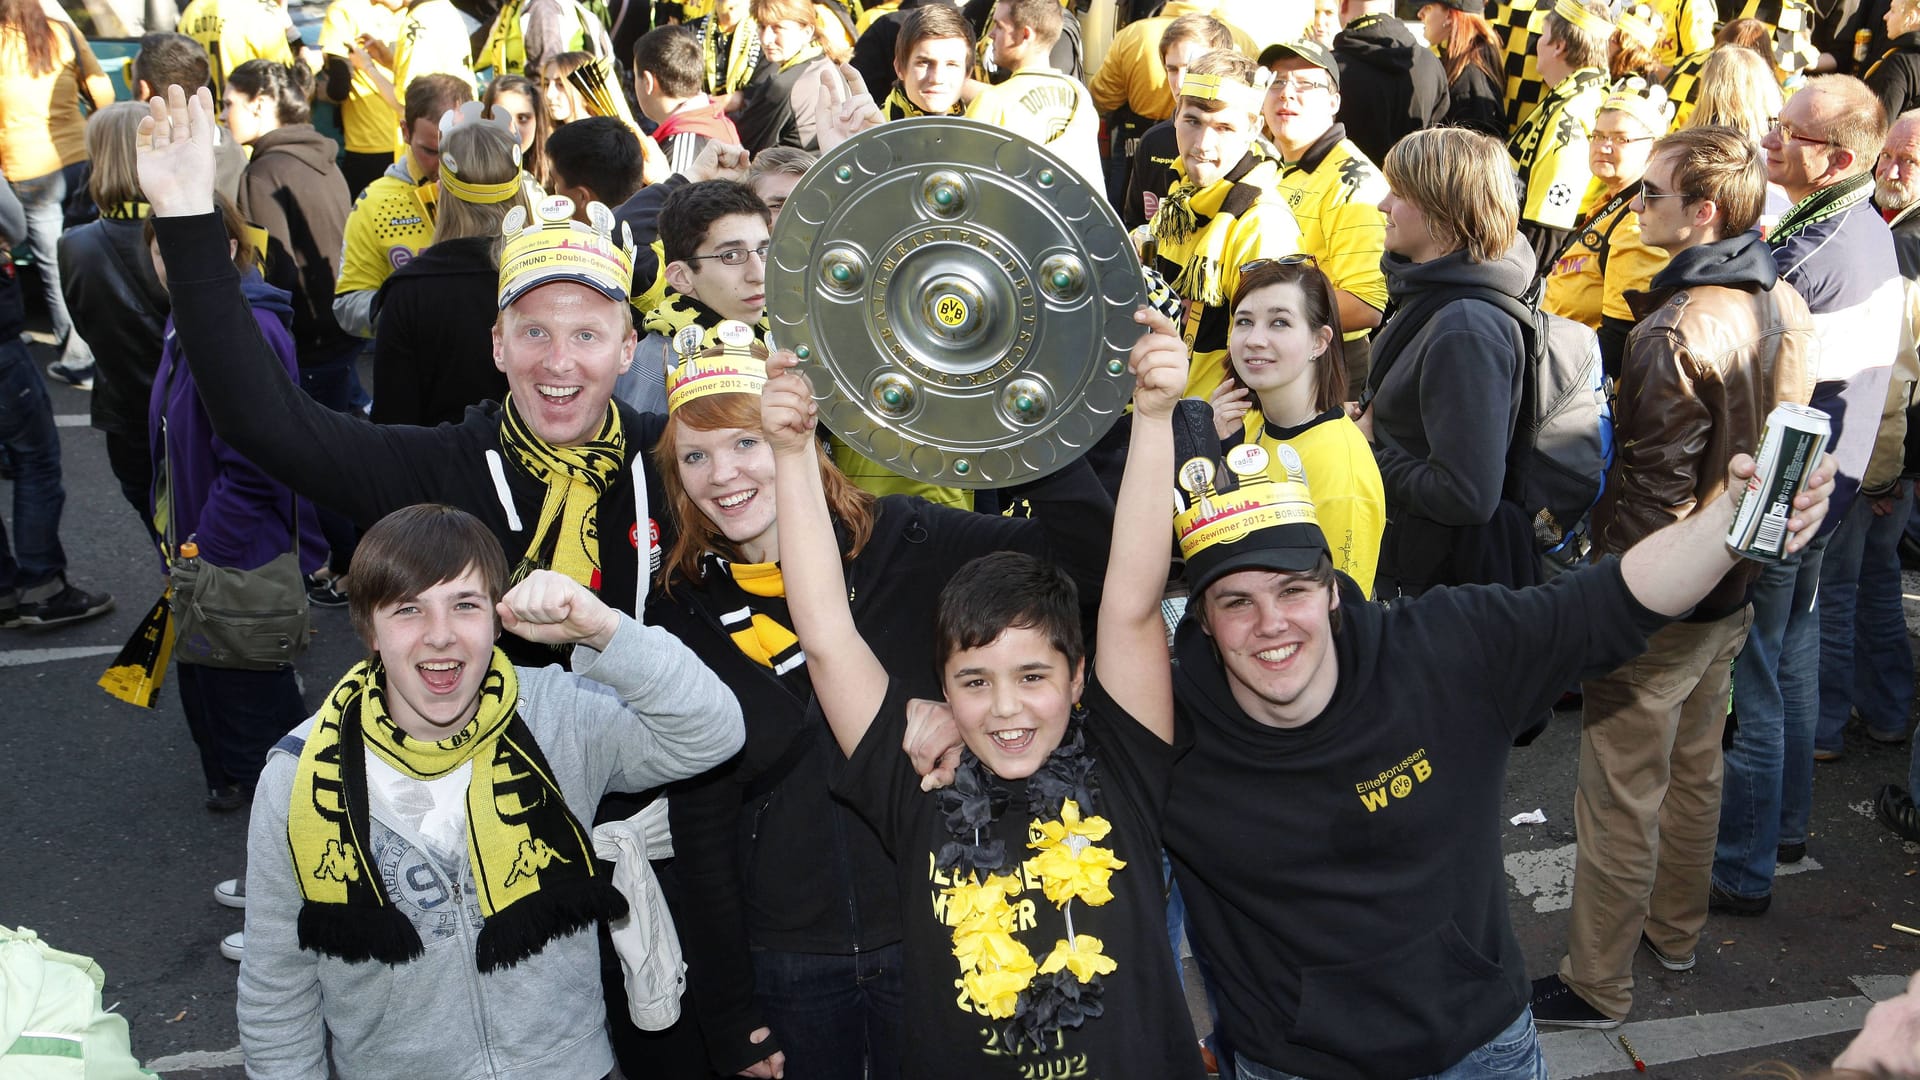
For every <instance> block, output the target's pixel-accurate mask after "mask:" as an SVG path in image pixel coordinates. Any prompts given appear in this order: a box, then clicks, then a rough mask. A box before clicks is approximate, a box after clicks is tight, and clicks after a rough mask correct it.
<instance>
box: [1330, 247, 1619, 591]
mask: <svg viewBox="0 0 1920 1080" xmlns="http://www.w3.org/2000/svg"><path fill="white" fill-rule="evenodd" d="M1544 287H1545V286H1544V282H1543V280H1542V279H1539V278H1535V279H1534V282H1533V285H1532V287H1531V288H1529V289H1528V291H1527V294H1526V295H1525V296H1524V297H1521V298H1519V299H1515V298H1514V297H1511V296H1508V295H1506V294H1505V293H1501V292H1497V291H1495V290H1493V289H1489V288H1475V287H1472V286H1461V287H1458V288H1453V289H1444V290H1440V291H1438V292H1437V293H1435V294H1430V295H1428V296H1423V297H1422V298H1421V300H1420V302H1419V303H1418V304H1416V305H1415V306H1414V307H1413V308H1410V309H1408V310H1407V311H1406V312H1402V313H1396V314H1397V317H1402V318H1406V317H1411V316H1415V315H1419V316H1422V318H1421V319H1420V321H1421V322H1424V321H1425V317H1430V316H1431V315H1432V314H1433V313H1434V312H1437V311H1438V310H1439V309H1440V308H1442V307H1444V306H1445V305H1447V304H1450V303H1453V302H1454V301H1455V300H1468V299H1472V300H1480V301H1484V302H1485V303H1488V304H1492V305H1493V306H1494V307H1496V308H1499V309H1500V310H1501V311H1504V312H1506V313H1507V314H1508V315H1511V316H1512V317H1513V319H1514V321H1516V322H1518V323H1519V324H1520V337H1521V342H1522V344H1523V346H1524V347H1525V349H1526V356H1525V357H1524V362H1523V363H1522V365H1521V380H1520V412H1519V419H1518V420H1517V421H1516V423H1515V424H1514V430H1513V441H1512V442H1511V443H1509V444H1508V446H1507V469H1506V472H1507V475H1506V480H1505V481H1504V482H1503V484H1502V486H1501V492H1500V496H1501V498H1503V499H1505V500H1507V501H1509V502H1512V503H1515V504H1516V505H1518V506H1519V507H1521V509H1523V510H1525V511H1526V514H1527V517H1528V519H1529V520H1530V521H1531V522H1532V523H1533V539H1534V546H1535V550H1537V551H1538V552H1539V554H1540V555H1541V557H1542V559H1543V560H1545V561H1546V562H1548V563H1550V564H1557V565H1558V566H1559V567H1561V568H1566V567H1570V566H1573V565H1575V564H1576V563H1578V562H1580V561H1581V560H1582V559H1584V558H1585V557H1586V554H1587V551H1588V550H1589V549H1590V547H1591V544H1590V542H1589V540H1588V536H1587V515H1588V513H1589V512H1590V511H1592V509H1593V507H1594V504H1596V503H1598V502H1599V501H1600V493H1601V492H1602V491H1604V490H1605V489H1606V482H1607V470H1608V469H1610V468H1611V467H1612V466H1613V452H1614V451H1613V403H1612V402H1611V401H1610V400H1608V398H1607V393H1606V385H1605V377H1604V375H1603V373H1602V371H1601V366H1600V339H1599V337H1598V336H1597V335H1595V334H1594V332H1593V330H1592V328H1591V327H1588V326H1587V325H1586V324H1584V323H1578V322H1574V321H1573V320H1572V319H1567V318H1562V317H1561V316H1559V315H1553V314H1549V313H1548V312H1545V311H1542V310H1541V309H1540V296H1541V293H1542V292H1543V291H1544ZM1381 377H1384V372H1381V373H1380V374H1378V375H1376V376H1375V377H1373V378H1371V379H1369V383H1370V387H1369V395H1368V396H1369V397H1370V396H1371V390H1372V389H1375V388H1377V387H1378V385H1379V379H1380V378H1381Z"/></svg>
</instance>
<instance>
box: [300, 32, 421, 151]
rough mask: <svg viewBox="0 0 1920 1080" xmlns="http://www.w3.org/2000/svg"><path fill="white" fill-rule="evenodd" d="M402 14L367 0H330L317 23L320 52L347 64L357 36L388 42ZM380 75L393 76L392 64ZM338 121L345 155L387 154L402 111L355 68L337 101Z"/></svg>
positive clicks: (397, 35)
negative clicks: (345, 93) (342, 132)
mask: <svg viewBox="0 0 1920 1080" xmlns="http://www.w3.org/2000/svg"><path fill="white" fill-rule="evenodd" d="M402 18H403V16H402V14H401V13H400V12H398V11H394V10H393V9H391V8H388V7H386V6H385V5H383V4H376V3H372V2H371V0H333V3H331V4H328V5H327V16H326V19H325V20H324V21H323V22H321V24H320V51H322V52H324V53H326V54H327V55H328V56H337V57H340V58H341V59H343V60H347V62H348V64H349V65H351V64H352V60H351V59H350V57H351V55H352V53H353V48H354V46H355V45H356V44H358V43H359V40H360V35H361V34H366V35H367V36H369V37H373V38H377V39H379V40H380V41H384V42H386V43H387V44H388V45H389V46H392V45H394V44H395V42H396V39H397V38H398V37H399V35H400V24H401V21H402ZM374 66H375V67H380V66H379V65H378V64H375V65H374ZM380 74H382V75H384V76H386V77H387V79H388V80H389V81H391V80H392V78H393V71H392V70H391V69H390V68H385V67H380ZM340 123H341V127H342V128H344V129H345V134H346V142H347V152H348V153H353V154H385V153H390V152H392V150H393V142H394V138H395V132H398V131H399V130H400V114H399V113H397V112H395V111H394V110H393V106H391V105H389V104H387V99H386V98H385V97H383V96H381V94H380V90H379V88H378V87H377V86H375V85H374V81H373V76H372V75H371V74H369V73H368V72H365V71H361V70H360V69H358V68H354V71H353V82H352V83H351V84H350V85H349V86H348V88H347V100H346V101H344V102H342V103H341V105H340Z"/></svg>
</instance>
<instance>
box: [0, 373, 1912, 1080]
mask: <svg viewBox="0 0 1920 1080" xmlns="http://www.w3.org/2000/svg"><path fill="white" fill-rule="evenodd" d="M34 351H35V353H36V355H38V356H39V357H40V358H41V360H42V361H43V362H44V361H45V360H47V359H51V356H50V355H49V350H47V349H43V348H36V349H35V350H34ZM52 393H53V400H54V411H55V413H56V414H58V415H59V416H60V417H61V418H62V421H61V422H62V423H63V424H66V425H69V426H64V427H62V428H61V443H62V449H63V452H64V454H65V476H66V486H67V506H66V517H65V524H64V527H63V530H62V537H63V539H64V541H65V544H66V547H67V551H68V557H69V562H70V565H71V574H72V576H73V578H74V580H76V581H78V582H80V583H81V584H84V585H85V586H87V587H88V588H93V589H105V590H108V591H110V592H112V593H113V594H114V596H115V597H116V599H117V600H118V605H119V606H118V607H117V608H116V610H115V611H114V612H112V613H111V614H110V615H107V616H105V617H102V618H100V619H97V620H94V621H91V622H87V623H83V624H80V625H76V626H70V627H64V628H57V629H53V630H45V631H33V630H25V629H15V630H0V709H3V710H4V711H5V714H6V715H5V718H4V719H0V730H4V731H5V740H4V743H3V744H0V746H3V747H4V748H3V749H0V824H4V826H5V832H4V836H5V837H6V844H7V847H6V848H5V850H4V853H0V923H5V924H10V925H24V926H29V927H32V928H34V929H35V930H37V931H39V932H40V933H41V935H42V936H43V937H45V938H46V939H47V940H48V941H50V942H52V943H54V944H56V945H58V946H59V947H61V948H64V949H68V950H72V951H76V952H81V953H85V954H88V955H91V956H93V957H95V958H96V959H97V960H98V961H99V962H100V964H101V965H102V966H103V967H104V969H105V971H106V977H107V983H106V991H105V1001H106V1003H107V1004H109V1005H110V1006H112V1007H113V1008H114V1009H115V1010H116V1011H117V1012H119V1013H120V1014H121V1015H123V1016H125V1017H126V1018H127V1020H128V1021H129V1023H130V1024H131V1026H132V1034H133V1044H134V1048H135V1050H136V1052H137V1053H138V1054H140V1056H141V1057H142V1058H143V1059H144V1060H146V1061H147V1062H149V1063H151V1064H154V1065H156V1066H158V1067H160V1068H161V1069H163V1070H164V1071H165V1073H166V1074H167V1075H169V1076H175V1077H186V1078H195V1080H213V1078H227V1077H238V1076H241V1075H242V1071H241V1069H240V1068H239V1067H238V1064H237V1063H238V1060H239V1058H238V1054H237V1051H236V1048H237V1046H238V1043H239V1040H238V1037H237V1035H236V1032H235V1024H234V1016H233V1006H234V973H235V970H236V968H235V965H234V964H233V963H232V962H230V961H227V960H225V959H223V958H221V956H220V955H219V953H218V951H217V950H216V944H217V942H218V941H219V939H220V937H221V935H223V934H226V933H228V932H230V931H232V930H236V929H238V928H239V927H240V925H241V914H240V913H239V912H238V911H232V910H229V909H226V908H222V907H219V906H217V905H216V904H215V903H214V900H213V896H212V893H211V889H212V887H213V885H214V883H215V882H217V881H219V880H220V879H222V878H226V877H232V876H234V875H235V874H237V873H239V872H240V869H241V857H242V854H243V849H244V842H245V829H246V821H245V816H244V814H228V815H218V814H213V813H210V812H208V811H207V810H206V809H204V808H203V806H202V803H201V800H202V798H203V796H204V792H203V791H202V789H201V785H200V779H199V770H198V767H197V759H196V756H195V752H194V749H193V745H192V742H191V740H190V739H189V737H188V734H187V729H186V725H185V722H184V720H183V719H182V716H181V713H180V708H179V703H178V700H177V698H176V697H175V696H174V693H173V691H172V689H171V688H169V689H168V690H167V691H166V692H165V693H164V694H163V695H162V699H161V701H160V704H159V707H158V708H157V709H155V710H153V711H151V712H149V711H146V710H142V709H138V708H135V707H132V706H129V705H125V704H121V703H119V702H117V701H114V700H111V699H109V698H108V697H107V695H106V694H104V693H103V692H101V691H100V690H99V689H97V688H96V687H95V685H94V681H95V679H97V678H98V676H99V674H100V672H101V671H102V670H103V669H104V668H105V667H106V664H107V662H108V661H109V659H110V658H111V653H112V651H113V650H114V649H115V648H117V647H118V646H119V645H120V644H121V643H123V642H124V641H125V640H126V638H127V636H128V634H129V633H130V632H131V631H132V629H133V627H134V626H135V624H136V623H137V622H138V620H139V618H140V616H141V615H142V614H143V613H144V612H145V611H146V609H147V607H148V606H149V605H150V604H151V603H152V602H153V601H154V600H155V599H156V598H157V597H158V596H159V593H160V587H161V580H160V574H159V566H158V563H157V560H156V558H155V557H154V555H153V553H152V552H151V551H150V550H148V548H147V546H146V542H145V539H144V534H143V533H142V531H141V528H140V525H139V523H138V521H137V519H136V518H135V516H134V514H133V511H132V510H131V509H130V508H129V507H128V506H127V505H126V504H125V503H124V502H123V501H122V500H121V498H120V496H119V494H118V489H117V487H116V486H115V485H114V483H113V481H112V478H111V476H110V474H109V472H108V470H107V464H106V458H105V453H104V450H103V448H102V443H101V440H100V437H99V435H98V433H96V432H94V431H92V430H91V429H89V428H87V427H86V426H85V420H84V417H85V415H86V408H87V395H86V394H85V393H84V392H81V391H77V390H73V389H70V388H66V387H55V388H53V390H52ZM11 496H12V485H11V484H10V483H8V482H5V481H0V516H4V517H6V518H7V519H9V520H10V519H11V516H12V510H11ZM1908 591H1909V592H1913V593H1916V594H1920V585H1916V584H1914V583H1911V582H1910V583H1909V585H1908ZM314 622H315V627H316V633H315V635H314V639H313V645H312V648H311V650H310V651H309V652H308V653H307V655H306V657H305V659H304V660H303V661H302V662H301V665H300V668H301V671H302V672H303V674H304V676H305V679H306V683H307V691H308V701H309V703H312V702H314V701H315V700H316V699H317V696H318V694H320V693H321V692H323V691H324V690H325V689H326V688H327V687H328V686H329V685H331V682H332V680H333V679H334V678H336V677H337V676H338V675H339V674H340V672H342V671H343V670H344V669H345V668H346V667H347V666H348V665H349V664H351V663H352V662H353V661H354V660H356V659H357V658H358V657H359V650H358V647H357V645H356V643H355V642H354V640H353V638H352V635H351V631H350V630H349V627H348V625H347V617H346V613H345V611H344V610H334V611H329V610H318V611H316V614H315V620H314ZM70 650H72V651H70ZM74 651H80V652H74ZM1576 746H1577V725H1576V723H1575V720H1574V718H1573V717H1572V716H1570V715H1563V716H1562V717H1560V718H1559V719H1558V720H1557V721H1556V723H1555V724H1554V725H1553V726H1552V728H1551V729H1550V730H1549V731H1548V732H1547V734H1546V735H1545V736H1543V737H1542V738H1541V739H1540V740H1539V741H1538V742H1537V743H1535V744H1534V745H1533V746H1532V747H1529V748H1526V749H1523V750H1519V751H1516V752H1515V754H1514V756H1513V761H1512V767H1511V769H1510V771H1509V775H1508V777H1507V780H1506V787H1507V792H1508V795H1507V800H1506V809H1505V810H1504V811H1503V813H1504V814H1505V815H1507V816H1511V815H1513V814H1519V813H1524V812H1527V811H1531V810H1534V809H1536V808H1538V809H1541V810H1543V811H1544V812H1545V814H1546V818H1547V821H1546V823H1545V824H1540V825H1531V826H1508V827H1505V834H1506V838H1505V847H1506V850H1507V852H1508V853H1509V868H1510V871H1511V872H1512V873H1513V876H1514V888H1513V891H1512V893H1511V896H1510V905H1511V908H1512V911H1513V917H1514V922H1515V925H1516V927H1517V929H1518V933H1519V937H1520V941H1521V943H1522V945H1523V946H1524V947H1525V948H1526V951H1527V955H1528V956H1529V958H1530V960H1531V961H1532V963H1531V968H1532V971H1531V974H1534V975H1539V974H1543V973H1545V972H1547V971H1549V970H1552V968H1553V966H1554V965H1555V964H1556V963H1557V961H1558V958H1559V956H1560V952H1561V949H1562V948H1563V945H1564V939H1565V926H1566V914H1565V904H1566V895H1565V894H1566V891H1567V889H1568V888H1569V887H1570V885H1571V847H1570V845H1571V844H1572V843H1573V827H1572V819H1571V804H1572V791H1573V775H1574V761H1575V753H1576ZM1906 760H1907V750H1906V748H1905V747H1901V748H1897V749H1893V748H1886V747H1881V746H1878V745H1874V744H1870V743H1868V742H1867V741H1866V740H1865V739H1864V738H1857V739H1855V740H1854V741H1852V742H1850V743H1849V745H1848V750H1847V754H1846V757H1845V758H1844V759H1843V760H1842V761H1840V762H1837V763H1835V764H1832V765H1822V766H1821V767H1820V768H1819V770H1818V773H1817V776H1816V790H1815V804H1814V835H1813V838H1812V841H1811V845H1810V856H1809V859H1808V861H1807V863H1805V864H1803V865H1804V866H1805V867H1806V869H1804V870H1803V871H1802V872H1800V873H1796V874H1793V875H1791V876H1785V877H1782V878H1781V879H1780V880H1779V882H1778V883H1777V888H1776V890H1775V901H1774V905H1773V910H1772V911H1771V912H1770V913H1768V914H1767V915H1766V916H1764V917H1761V918H1757V919H1726V918H1720V917H1715V918H1713V919H1712V920H1711V921H1710V922H1709V924H1708V928H1707V932H1706V936H1705V939H1704V940H1703V942H1702V947H1701V953H1700V963H1699V966H1698V967H1697V968H1696V969H1695V970H1693V971H1692V972H1690V973H1686V974H1680V975H1675V974H1669V973H1667V972H1665V971H1662V970H1661V969H1660V968H1659V967H1658V966H1657V965H1654V964H1653V963H1652V962H1651V960H1650V959H1648V958H1646V957H1645V956H1642V957H1641V958H1640V960H1639V966H1638V975H1639V978H1640V980H1641V981H1640V984H1639V986H1638V987H1637V992H1638V998H1639V1000H1638V1004H1637V1006H1636V1010H1635V1013H1634V1016H1633V1018H1632V1019H1633V1021H1634V1023H1633V1024H1632V1025H1630V1026H1629V1028H1628V1029H1627V1031H1628V1033H1629V1034H1630V1036H1631V1038H1632V1039H1633V1041H1634V1044H1635V1046H1636V1047H1637V1048H1638V1049H1639V1051H1640V1052H1641V1054H1642V1055H1643V1057H1645V1058H1646V1059H1647V1060H1648V1061H1649V1062H1650V1071H1651V1072H1652V1073H1653V1074H1655V1075H1659V1076H1663V1077H1674V1078H1681V1077H1686V1078H1696V1077H1697V1078H1707V1077H1727V1076H1731V1075H1733V1074H1734V1073H1735V1072H1737V1071H1738V1070H1740V1069H1742V1068H1745V1067H1747V1066H1750V1065H1754V1064H1756V1063H1761V1062H1768V1061H1780V1062H1785V1063H1787V1064H1790V1065H1793V1066H1796V1067H1798V1068H1801V1069H1803V1070H1814V1069H1818V1068H1820V1067H1823V1066H1824V1065H1825V1064H1826V1063H1828V1062H1830V1061H1831V1060H1832V1057H1833V1055H1834V1054H1835V1053H1837V1052H1838V1051H1839V1049H1840V1048H1841V1047H1842V1046H1843V1045H1844V1044H1845V1042H1846V1039H1847V1037H1848V1036H1847V1034H1846V1033H1847V1032H1848V1031H1849V1030H1850V1029H1851V1028H1853V1027H1857V1026H1858V1023H1859V1014H1860V1013H1861V1012H1863V1011H1864V1007H1865V1005H1866V999H1865V998H1864V997H1863V992H1864V991H1863V987H1864V988H1866V990H1871V991H1872V992H1873V993H1876V994H1879V995H1882V996H1884V995H1885V994H1886V993H1887V992H1888V990H1887V987H1888V986H1889V985H1891V983H1892V977H1903V976H1904V975H1905V974H1906V973H1908V972H1911V971H1913V970H1914V969H1915V968H1920V938H1916V937H1912V936H1909V935H1906V934H1902V933H1898V932H1896V931H1894V930H1892V929H1891V924H1892V923H1895V922H1899V923H1904V924H1906V925H1910V926H1912V925H1920V910H1916V901H1920V845H1913V844H1902V843H1900V842H1899V841H1898V840H1897V839H1896V838H1895V837H1893V836H1892V835H1891V834H1889V833H1888V832H1887V831H1886V830H1884V829H1883V828H1881V827H1880V826H1879V825H1878V824H1877V823H1876V822H1874V821H1873V820H1872V817H1871V810H1870V809H1867V810H1864V811H1863V809H1862V805H1863V804H1864V803H1865V802H1866V801H1867V800H1868V799H1870V797H1871V795H1872V793H1873V791H1874V789H1875V788H1876V787H1877V786H1878V785H1879V784H1881V783H1883V782H1886V781H1889V780H1896V779H1899V778H1900V777H1902V776H1904V773H1905V768H1906ZM1489 782H1493V780H1492V778H1491V777H1490V778H1489ZM1816 867H1817V868H1816ZM1872 977H1879V980H1878V981H1877V982H1876V981H1872ZM1743 1010H1765V1011H1761V1012H1742V1011H1743ZM1198 1015H1201V1017H1202V1019H1201V1024H1202V1026H1203V1027H1204V1025H1205V1020H1204V1014H1203V1013H1199V1014H1198ZM1547 1046H1548V1056H1549V1064H1550V1066H1551V1068H1552V1070H1553V1072H1554V1075H1556V1076H1579V1075H1606V1074H1609V1073H1611V1074H1615V1075H1619V1074H1626V1075H1632V1070H1631V1068H1630V1067H1629V1063H1628V1060H1627V1058H1626V1056H1625V1055H1624V1053H1623V1052H1621V1051H1620V1050H1619V1048H1618V1046H1617V1045H1615V1044H1613V1043H1612V1042H1610V1041H1606V1040H1605V1039H1604V1037H1603V1036H1600V1035H1598V1034H1593V1033H1578V1034H1573V1035H1550V1036H1548V1038H1547Z"/></svg>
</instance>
